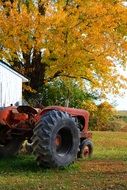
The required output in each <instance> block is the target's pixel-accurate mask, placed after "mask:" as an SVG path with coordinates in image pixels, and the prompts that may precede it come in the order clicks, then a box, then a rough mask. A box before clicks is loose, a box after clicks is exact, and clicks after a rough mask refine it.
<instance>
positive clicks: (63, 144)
mask: <svg viewBox="0 0 127 190" xmlns="http://www.w3.org/2000/svg"><path fill="white" fill-rule="evenodd" d="M79 140H80V137H79V129H78V127H77V126H76V123H75V120H74V119H73V118H72V117H71V116H70V115H69V114H67V113H65V112H61V111H56V110H52V111H49V112H47V113H46V114H44V115H43V116H42V118H41V119H40V121H38V123H37V125H36V127H35V129H34V135H33V137H32V141H33V153H34V154H35V155H36V157H37V162H38V164H39V165H41V166H43V167H48V168H51V167H64V166H68V165H69V164H71V163H72V162H74V161H75V159H76V157H77V153H78V149H79Z"/></svg>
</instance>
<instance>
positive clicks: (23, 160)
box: [0, 155, 79, 174]
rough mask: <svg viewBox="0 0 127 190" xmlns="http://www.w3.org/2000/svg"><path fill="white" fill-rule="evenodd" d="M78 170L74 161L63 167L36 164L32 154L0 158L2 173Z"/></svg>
mask: <svg viewBox="0 0 127 190" xmlns="http://www.w3.org/2000/svg"><path fill="white" fill-rule="evenodd" d="M75 169H76V170H78V169H79V165H78V164H76V163H74V164H71V165H70V166H67V167H63V168H59V169H58V168H53V169H49V168H43V167H40V166H38V165H37V162H36V159H35V157H34V156H33V155H18V156H14V157H10V158H1V159H0V174H1V173H2V174H4V173H21V172H23V173H24V172H26V173H28V172H32V173H37V172H44V173H46V172H48V173H49V172H50V171H54V170H55V171H60V170H62V171H63V170H64V171H67V170H68V171H72V170H75Z"/></svg>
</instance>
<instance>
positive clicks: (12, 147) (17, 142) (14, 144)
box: [0, 139, 23, 158]
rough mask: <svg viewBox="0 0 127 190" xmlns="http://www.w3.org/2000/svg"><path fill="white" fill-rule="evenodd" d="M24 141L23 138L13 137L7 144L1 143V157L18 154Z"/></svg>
mask: <svg viewBox="0 0 127 190" xmlns="http://www.w3.org/2000/svg"><path fill="white" fill-rule="evenodd" d="M22 142H23V140H21V139H12V140H10V141H9V142H8V143H7V144H6V145H0V158H3V157H11V156H15V155H16V154H18V151H19V149H20V148H21V146H22Z"/></svg>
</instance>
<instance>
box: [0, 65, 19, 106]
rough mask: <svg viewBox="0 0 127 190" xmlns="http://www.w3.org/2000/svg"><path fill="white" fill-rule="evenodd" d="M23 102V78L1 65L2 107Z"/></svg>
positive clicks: (0, 88)
mask: <svg viewBox="0 0 127 190" xmlns="http://www.w3.org/2000/svg"><path fill="white" fill-rule="evenodd" d="M16 103H18V104H20V105H21V104H22V78H21V77H19V76H17V75H16V74H14V73H13V72H11V71H10V70H8V69H6V68H5V67H3V66H2V65H0V107H6V106H10V104H13V105H15V104H16Z"/></svg>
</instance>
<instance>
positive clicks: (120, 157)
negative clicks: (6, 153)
mask: <svg viewBox="0 0 127 190" xmlns="http://www.w3.org/2000/svg"><path fill="white" fill-rule="evenodd" d="M93 142H94V154H93V157H92V158H91V159H87V160H78V161H76V162H75V163H74V164H72V165H70V166H69V167H66V168H65V169H44V168H40V167H39V166H37V165H36V161H35V159H34V157H33V156H28V155H27V156H25V155H20V156H18V157H15V158H11V159H6V160H0V190H64V189H65V190H78V189H82V190H127V133H122V132H93Z"/></svg>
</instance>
